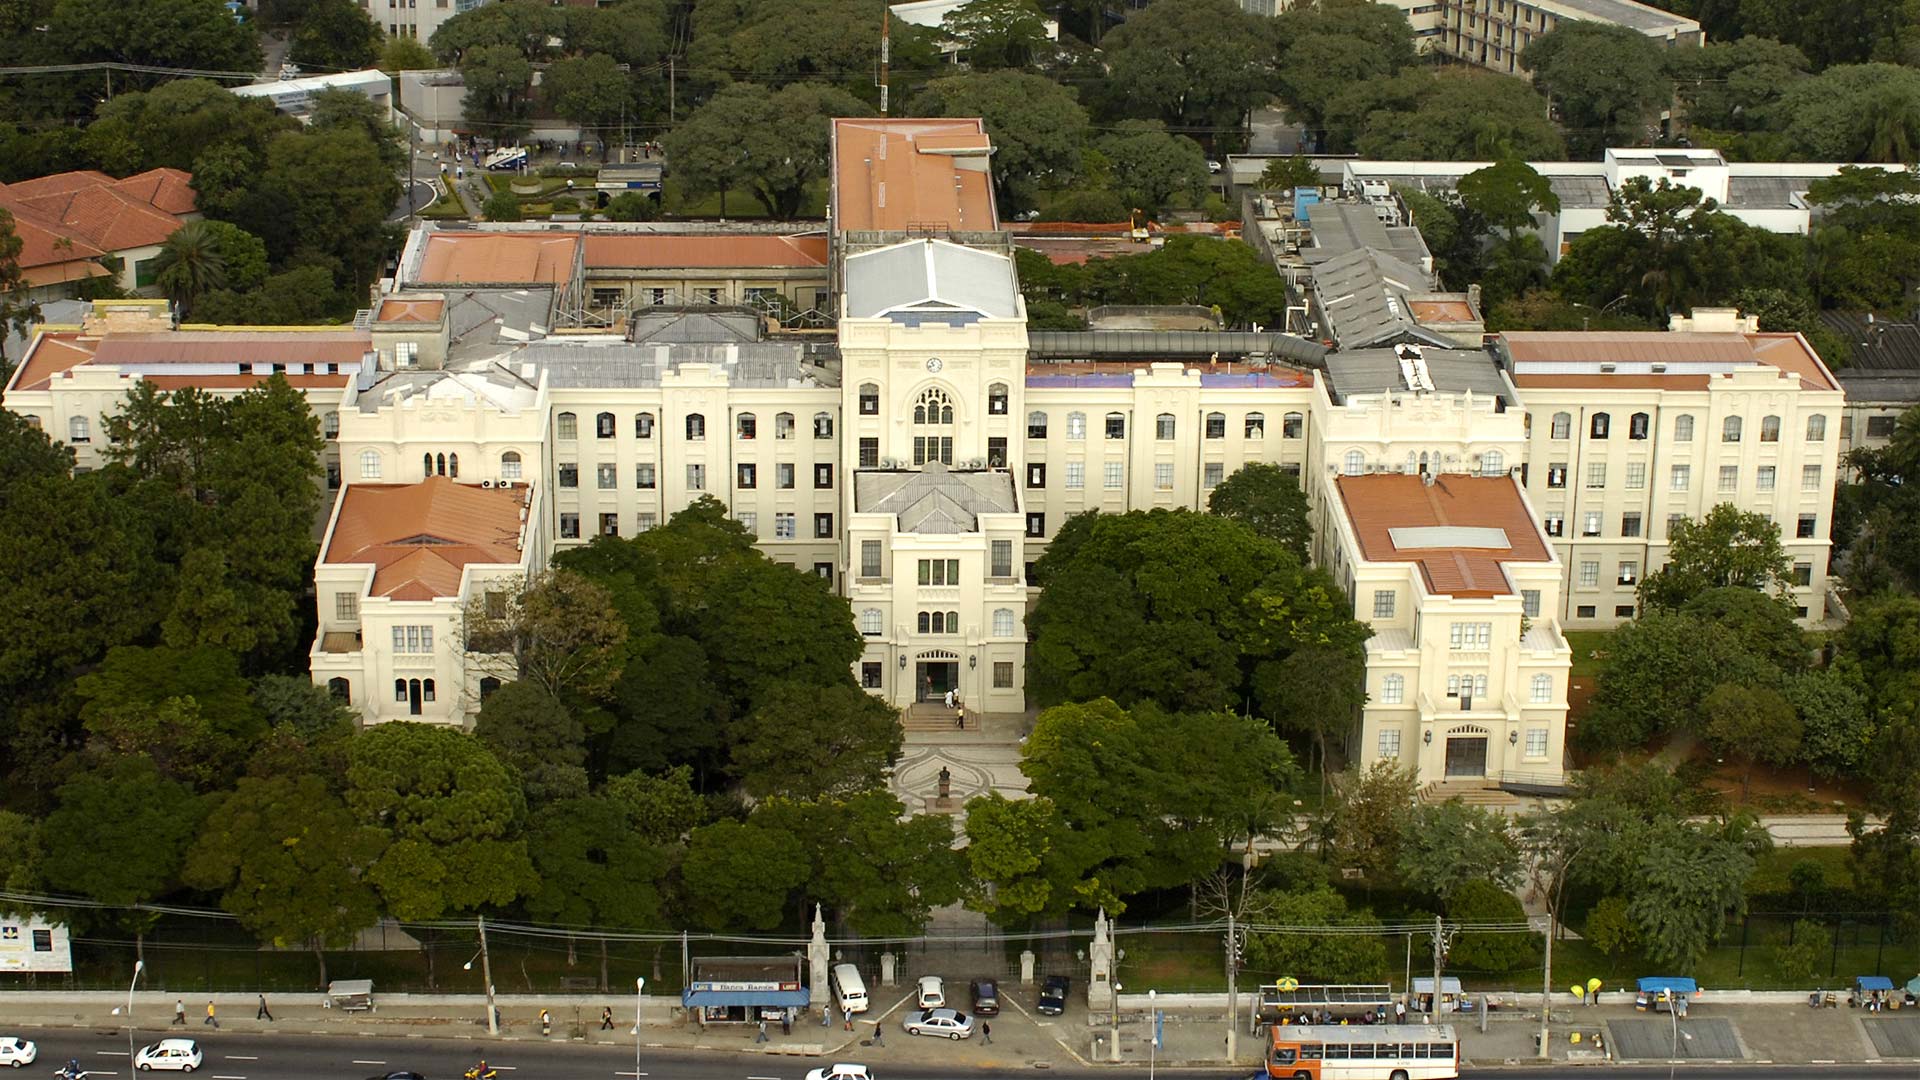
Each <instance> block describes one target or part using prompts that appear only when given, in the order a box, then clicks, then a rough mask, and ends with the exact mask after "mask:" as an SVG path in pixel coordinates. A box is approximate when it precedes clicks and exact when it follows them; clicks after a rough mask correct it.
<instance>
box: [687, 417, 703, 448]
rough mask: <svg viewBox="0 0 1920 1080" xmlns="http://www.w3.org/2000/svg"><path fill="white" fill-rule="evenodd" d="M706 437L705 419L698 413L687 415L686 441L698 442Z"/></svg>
mask: <svg viewBox="0 0 1920 1080" xmlns="http://www.w3.org/2000/svg"><path fill="white" fill-rule="evenodd" d="M706 437H707V418H706V417H704V416H701V415H700V414H699V413H688V414H687V441H688V442H699V441H700V440H702V439H704V438H706Z"/></svg>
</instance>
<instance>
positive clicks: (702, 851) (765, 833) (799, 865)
mask: <svg viewBox="0 0 1920 1080" xmlns="http://www.w3.org/2000/svg"><path fill="white" fill-rule="evenodd" d="M807 871H808V859H807V855H806V853H805V852H803V851H800V850H799V849H797V848H796V847H795V846H794V844H793V838H792V837H791V836H788V835H786V834H785V833H783V832H781V831H779V830H775V829H766V828H761V827H759V826H756V825H754V824H752V823H750V822H740V821H718V822H715V823H713V824H712V825H703V826H701V827H700V828H697V829H695V830H693V832H692V834H691V835H690V836H689V837H688V840H687V854H686V858H685V859H684V860H683V861H682V862H681V865H680V880H681V892H682V898H683V901H684V903H685V905H686V914H687V915H688V916H689V917H690V918H691V919H692V920H693V922H694V925H696V926H701V927H705V928H706V929H709V930H731V929H742V930H771V929H773V928H774V927H776V926H778V925H780V916H781V913H782V912H784V911H785V910H786V906H787V894H788V893H789V892H791V891H792V890H793V889H795V888H797V887H798V886H799V885H800V883H801V882H803V881H805V880H806V876H807Z"/></svg>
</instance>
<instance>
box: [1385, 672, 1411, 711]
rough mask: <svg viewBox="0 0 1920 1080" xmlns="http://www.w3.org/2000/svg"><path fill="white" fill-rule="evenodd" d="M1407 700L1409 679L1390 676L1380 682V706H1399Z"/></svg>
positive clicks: (1403, 676) (1402, 676)
mask: <svg viewBox="0 0 1920 1080" xmlns="http://www.w3.org/2000/svg"><path fill="white" fill-rule="evenodd" d="M1406 699H1407V677H1406V676H1405V675H1389V676H1387V677H1386V678H1384V679H1381V680H1380V704H1382V705H1398V704H1400V703H1402V702H1404V701H1405V700H1406Z"/></svg>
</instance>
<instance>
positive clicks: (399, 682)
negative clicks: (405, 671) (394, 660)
mask: <svg viewBox="0 0 1920 1080" xmlns="http://www.w3.org/2000/svg"><path fill="white" fill-rule="evenodd" d="M393 700H395V701H405V700H407V680H405V679H395V680H393Z"/></svg>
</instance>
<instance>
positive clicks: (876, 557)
mask: <svg viewBox="0 0 1920 1080" xmlns="http://www.w3.org/2000/svg"><path fill="white" fill-rule="evenodd" d="M860 576H861V577H863V578H877V577H879V576H880V541H878V540H862V541H860Z"/></svg>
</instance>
